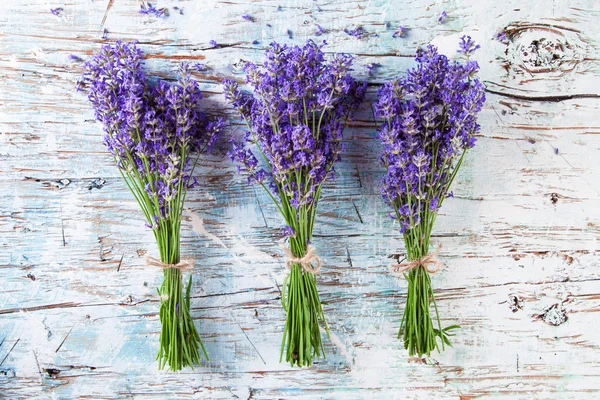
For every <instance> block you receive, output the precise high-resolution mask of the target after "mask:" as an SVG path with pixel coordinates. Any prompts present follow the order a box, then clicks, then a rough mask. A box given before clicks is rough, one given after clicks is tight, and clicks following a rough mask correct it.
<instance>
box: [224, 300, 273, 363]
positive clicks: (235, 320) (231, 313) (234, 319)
mask: <svg viewBox="0 0 600 400" xmlns="http://www.w3.org/2000/svg"><path fill="white" fill-rule="evenodd" d="M229 314H230V315H231V318H232V319H233V321H234V322H235V323H236V324H237V326H238V327H239V328H240V331H242V333H243V334H244V336H245V337H246V339H247V340H248V342H249V343H250V344H251V345H252V348H253V349H254V351H256V354H258V356H259V357H260V359H261V360H262V362H263V364H265V365H267V362H266V361H265V359H264V358H263V356H262V355H261V354H260V352H259V351H258V349H257V348H256V346H255V345H254V343H252V340H250V338H249V337H248V334H246V331H244V329H243V328H242V326H241V325H240V323H239V322H238V321H237V319H236V318H235V316H234V315H233V312H232V311H231V310H229Z"/></svg>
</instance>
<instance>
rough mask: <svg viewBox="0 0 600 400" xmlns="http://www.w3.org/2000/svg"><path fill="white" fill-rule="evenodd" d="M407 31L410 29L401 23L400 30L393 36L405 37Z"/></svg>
mask: <svg viewBox="0 0 600 400" xmlns="http://www.w3.org/2000/svg"><path fill="white" fill-rule="evenodd" d="M407 31H408V29H407V28H405V27H403V26H402V25H399V26H398V30H397V31H395V32H394V33H393V34H392V37H393V38H394V39H396V38H399V37H404V35H405V34H406V32H407Z"/></svg>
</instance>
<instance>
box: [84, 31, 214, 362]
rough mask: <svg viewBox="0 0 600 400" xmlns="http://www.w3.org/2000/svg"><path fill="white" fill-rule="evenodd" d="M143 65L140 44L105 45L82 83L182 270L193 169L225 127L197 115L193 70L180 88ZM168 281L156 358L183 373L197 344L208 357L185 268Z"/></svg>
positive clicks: (167, 252) (168, 272)
mask: <svg viewBox="0 0 600 400" xmlns="http://www.w3.org/2000/svg"><path fill="white" fill-rule="evenodd" d="M142 63H143V54H142V52H141V51H140V50H139V49H138V48H137V46H136V44H135V43H121V42H119V41H117V42H116V43H115V44H114V45H105V46H102V48H101V49H100V51H99V52H98V53H97V54H95V55H94V56H92V57H91V58H90V59H89V60H87V61H86V62H85V63H84V73H83V76H82V79H81V81H80V83H79V85H80V89H82V90H86V91H87V92H88V99H89V101H90V102H91V103H92V106H93V108H94V111H95V115H96V119H97V120H98V121H99V122H101V123H102V125H103V128H104V137H103V139H104V144H105V145H106V147H107V148H108V151H109V152H110V154H111V155H112V156H113V158H114V161H115V163H116V165H117V167H118V168H119V170H120V172H121V174H122V176H123V178H124V180H125V183H126V185H127V187H128V188H129V189H130V190H131V191H132V193H133V195H134V197H135V199H136V200H137V201H138V203H139V205H140V208H141V209H142V212H143V214H144V217H145V219H146V223H145V225H146V226H147V227H150V228H151V229H152V231H153V234H154V236H155V238H156V241H157V245H158V250H159V253H160V258H161V262H162V263H163V264H166V265H177V264H179V263H180V261H181V260H180V252H179V241H180V226H181V216H182V211H183V206H184V201H185V196H186V192H187V190H188V189H190V188H191V187H193V186H195V185H197V183H198V182H197V181H196V179H195V178H193V172H194V166H195V165H196V163H197V161H198V157H199V154H201V153H203V152H205V151H208V150H210V148H211V147H212V145H213V144H214V143H215V140H216V139H217V136H218V135H219V134H220V133H221V132H222V130H223V126H224V121H223V120H222V119H217V120H210V119H209V118H207V117H206V116H205V115H204V114H202V113H201V112H200V111H199V107H198V106H199V101H200V99H201V98H202V94H201V93H200V87H199V85H198V83H197V82H196V81H194V80H193V79H192V76H191V72H190V68H189V66H187V65H181V66H180V68H179V73H180V78H179V79H178V80H177V81H176V82H175V83H168V82H165V81H160V80H159V81H158V82H157V83H155V84H151V83H150V81H149V80H148V79H147V77H146V75H145V73H144V71H143V64H142ZM164 277H165V280H164V281H163V285H162V287H161V288H160V290H159V294H160V296H161V305H160V307H161V309H160V320H161V324H162V331H161V336H160V348H159V354H158V356H157V359H158V362H159V368H160V369H162V368H164V367H165V365H166V364H168V365H169V368H170V369H171V370H179V369H181V368H184V367H186V366H193V365H194V364H198V363H199V362H200V359H201V356H200V352H199V348H198V346H200V348H201V349H202V351H203V353H204V356H205V357H206V358H207V357H208V356H207V354H206V351H205V350H204V346H203V345H202V341H201V340H200V336H199V335H198V332H197V331H196V329H195V327H194V324H193V321H192V318H191V315H190V311H189V308H190V303H189V287H190V285H191V282H192V280H191V277H190V279H189V281H188V289H187V293H188V296H187V298H186V297H185V296H184V294H183V293H184V292H183V283H182V278H181V270H180V269H177V268H171V267H168V268H165V269H164ZM175 309H176V312H174V311H173V310H175Z"/></svg>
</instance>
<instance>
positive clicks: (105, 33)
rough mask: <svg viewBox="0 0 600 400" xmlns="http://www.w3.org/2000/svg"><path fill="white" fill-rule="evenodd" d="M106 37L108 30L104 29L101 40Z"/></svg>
mask: <svg viewBox="0 0 600 400" xmlns="http://www.w3.org/2000/svg"><path fill="white" fill-rule="evenodd" d="M107 37H108V29H106V28H104V29H103V30H102V39H106V38H107Z"/></svg>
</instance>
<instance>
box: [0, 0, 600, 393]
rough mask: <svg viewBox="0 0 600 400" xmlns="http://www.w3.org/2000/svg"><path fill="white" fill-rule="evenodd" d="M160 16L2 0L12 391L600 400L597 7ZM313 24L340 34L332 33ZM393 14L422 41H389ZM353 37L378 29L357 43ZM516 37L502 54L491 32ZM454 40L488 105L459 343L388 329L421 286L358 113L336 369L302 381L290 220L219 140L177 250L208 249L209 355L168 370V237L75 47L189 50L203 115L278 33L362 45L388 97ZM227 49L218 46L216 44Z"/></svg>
mask: <svg viewBox="0 0 600 400" xmlns="http://www.w3.org/2000/svg"><path fill="white" fill-rule="evenodd" d="M156 6H159V7H163V6H165V7H169V11H170V16H169V17H168V18H165V19H160V20H158V19H155V18H152V17H148V16H143V15H139V14H138V10H139V3H138V2H137V1H133V0H117V1H114V0H102V1H99V0H98V1H92V0H88V1H78V0H74V1H69V2H64V3H63V2H50V3H49V2H46V1H41V0H23V1H3V2H1V3H0V143H1V144H0V192H1V193H2V194H3V195H2V202H0V232H1V237H0V245H1V248H2V252H1V253H0V282H1V284H0V289H1V290H0V397H6V398H11V399H14V398H64V399H72V398H84V397H88V398H133V397H135V398H160V399H163V398H256V399H258V398H263V399H271V398H294V397H305V398H336V399H342V398H348V399H351V398H352V399H355V398H357V399H358V398H398V399H403V398H423V399H433V398H440V399H457V398H460V399H473V398H507V399H532V398H533V399H585V398H590V399H591V398H598V395H599V393H600V361H599V360H600V334H599V333H598V326H599V325H598V311H600V287H599V283H600V270H599V268H600V261H599V259H598V256H599V253H600V252H599V248H600V239H599V238H600V195H599V192H600V117H599V115H600V114H599V111H600V63H599V61H598V54H600V27H599V25H598V21H599V19H600V3H598V2H597V1H596V0H565V1H549V0H548V1H537V0H503V1H495V0H477V1H475V0H464V1H444V2H442V1H425V0H400V1H362V0H357V1H352V2H347V1H342V0H328V1H327V0H317V1H308V0H305V1H300V0H298V1H284V0H280V1H269V0H254V1H191V0H189V1H159V2H158V3H156ZM174 6H177V7H179V8H181V9H183V15H181V14H180V13H179V12H178V10H175V9H174V8H173V7H174ZM50 7H63V9H64V11H63V12H62V13H61V15H59V16H54V15H52V14H51V13H50ZM442 10H446V11H447V13H448V16H449V17H448V20H447V22H446V23H445V24H439V23H438V22H437V18H438V16H439V14H440V13H441V12H442ZM244 13H249V14H250V15H252V16H253V17H254V18H255V19H256V22H254V23H252V22H249V21H245V20H244V19H242V18H241V16H242V15H243V14H244ZM388 22H389V23H390V25H391V26H390V27H389V28H388V27H386V23H388ZM267 24H269V25H270V26H267ZM316 24H319V25H320V26H322V27H323V29H325V30H326V33H325V34H324V35H323V36H320V37H318V38H317V37H316V36H315V35H314V33H315V31H316V30H317V27H316ZM398 25H403V26H406V27H408V28H409V31H408V33H407V35H406V37H404V38H397V39H394V38H392V33H393V32H394V30H395V29H396V27H397V26H398ZM357 26H363V27H364V28H365V29H366V30H367V32H369V34H370V35H369V36H367V37H365V38H363V39H356V38H353V37H350V36H348V35H346V34H345V33H344V29H345V28H353V27H357ZM104 29H106V30H107V33H106V35H105V38H103V30H104ZM502 30H505V31H506V32H507V34H508V37H509V40H508V42H506V43H501V42H499V41H497V40H494V39H493V37H494V36H495V34H496V33H497V32H499V31H502ZM288 31H289V32H288ZM461 34H470V35H472V36H473V37H474V38H475V39H476V40H477V41H478V42H480V43H481V45H482V50H481V51H480V52H479V54H478V55H477V58H478V60H479V61H480V64H481V66H482V72H481V76H482V78H483V80H484V81H485V84H486V88H487V96H488V102H487V104H486V106H485V109H484V110H483V112H482V114H481V124H482V126H483V129H482V134H481V137H480V139H479V142H478V146H477V147H476V148H475V149H474V150H473V151H472V152H471V153H470V154H469V156H468V158H467V160H466V164H465V165H464V167H463V168H462V171H461V173H460V175H459V177H458V179H457V182H456V184H455V187H454V193H455V199H454V200H451V201H448V202H447V203H445V205H444V209H443V210H442V211H443V212H442V215H441V216H440V218H439V219H438V223H437V226H436V230H435V232H436V238H435V241H437V242H439V243H443V245H444V248H443V251H442V254H441V257H442V258H443V261H444V263H445V268H444V269H443V270H442V271H441V272H440V273H439V274H437V275H436V276H435V278H434V285H435V287H436V294H437V298H438V304H439V307H440V311H441V314H442V316H443V322H444V323H445V324H450V323H452V324H455V323H457V324H460V325H462V327H463V329H462V330H461V331H460V334H459V335H458V336H457V337H456V338H455V340H454V344H455V345H454V349H450V350H448V351H446V352H445V353H443V354H441V355H438V354H435V355H433V356H432V357H431V358H430V359H427V360H418V359H409V358H408V356H407V354H406V352H405V351H404V350H403V349H402V348H401V345H400V343H399V341H397V340H396V339H395V335H396V332H397V328H398V323H399V319H400V316H401V314H400V312H401V307H400V306H401V303H402V301H403V299H404V296H405V290H406V286H405V283H404V282H402V281H397V280H395V279H394V278H393V277H392V276H390V274H389V273H388V268H387V265H388V264H389V262H390V259H389V257H390V256H391V255H393V254H398V253H402V251H403V245H402V242H401V240H400V236H399V234H398V232H397V227H396V226H394V225H393V224H392V223H391V221H390V220H388V219H387V218H386V214H387V210H386V208H385V206H384V205H383V203H382V201H381V199H380V197H379V195H378V189H377V181H378V179H379V177H380V175H381V173H382V171H381V168H380V167H379V166H378V161H377V159H378V155H377V153H378V151H379V146H378V143H377V141H376V140H375V139H374V132H373V127H372V122H371V120H370V117H369V115H370V114H369V112H368V111H367V110H366V109H365V112H364V113H363V114H362V115H361V117H360V118H359V121H357V122H356V123H355V124H354V126H353V127H352V128H351V129H349V130H348V131H347V135H346V137H347V153H346V155H345V157H344V160H343V161H342V162H341V164H340V166H339V179H338V180H337V181H336V182H335V183H332V184H330V185H329V186H328V187H327V190H326V191H325V195H324V200H323V202H322V208H321V212H320V215H319V223H318V226H317V228H316V238H315V241H314V244H315V246H316V247H317V248H318V249H319V252H320V254H321V255H322V256H323V258H324V260H325V261H326V266H325V268H324V269H323V273H322V274H321V276H320V278H319V285H320V286H319V287H320V291H321V294H322V298H323V301H324V303H325V310H326V315H327V317H328V319H329V324H330V327H331V332H332V340H331V341H327V342H326V343H327V348H326V350H327V354H328V358H327V360H322V361H319V362H317V363H316V365H315V366H314V367H313V368H311V369H307V370H292V369H290V368H288V367H287V366H286V365H284V364H279V363H278V358H279V357H278V356H279V354H278V351H279V344H280V335H281V332H282V323H283V321H284V313H283V310H282V309H281V306H280V301H279V290H278V285H281V282H282V279H283V277H284V274H285V270H284V268H283V266H282V257H281V254H280V252H279V250H278V249H277V247H276V246H275V245H274V243H275V241H276V240H277V239H278V234H279V227H280V225H281V220H280V218H279V217H278V216H277V214H276V212H275V209H274V207H273V206H272V205H270V204H269V200H268V198H267V197H266V195H265V194H263V193H262V192H260V191H258V190H255V189H254V188H252V187H248V186H246V185H245V183H244V181H243V178H241V177H240V176H238V175H237V174H236V173H235V167H234V166H232V165H231V163H230V162H229V161H228V160H227V159H225V158H224V152H225V151H226V148H225V147H226V146H225V144H223V145H222V147H221V148H219V149H218V150H217V151H216V152H215V153H214V154H213V155H212V156H210V157H208V158H207V159H206V160H205V161H204V162H203V164H202V169H201V171H199V175H200V176H202V186H201V188H200V189H199V190H196V191H194V192H193V193H192V194H191V196H190V201H189V203H188V206H189V207H190V209H191V210H192V212H193V213H194V214H196V216H194V218H201V220H200V222H201V224H200V226H199V227H198V226H196V227H195V229H192V224H191V223H190V216H189V215H188V216H187V217H186V218H187V222H186V223H185V224H184V229H183V252H184V253H185V254H186V255H189V256H192V257H195V258H196V259H197V260H199V263H198V265H197V268H196V271H195V282H194V287H193V293H194V297H193V303H192V306H193V315H194V318H195V321H196V324H197V326H198V329H199V331H200V333H201V335H202V337H203V338H204V341H205V343H206V345H207V348H208V351H209V353H210V355H211V362H210V363H209V364H207V365H206V366H205V367H202V368H197V369H196V370H194V371H191V370H187V371H184V372H182V373H178V374H173V373H167V372H157V371H156V364H155V362H154V355H155V352H156V350H157V342H158V330H159V321H158V315H157V310H158V302H157V297H156V290H155V288H156V286H157V285H158V284H159V282H160V279H161V274H160V273H159V271H156V270H153V269H148V268H147V267H144V265H143V264H144V261H143V260H144V255H145V254H146V252H153V251H154V250H155V245H154V243H153V241H152V236H151V233H150V232H148V231H147V230H146V229H145V228H144V227H143V224H142V222H141V215H140V213H139V210H138V208H137V205H136V204H135V202H134V200H133V198H132V197H131V196H130V194H129V193H128V192H127V190H126V188H125V186H124V185H123V183H122V182H121V180H120V178H119V177H118V173H117V171H116V170H115V168H114V167H113V165H112V164H111V160H110V158H109V157H108V156H107V153H106V152H105V150H104V148H103V146H102V144H101V140H100V132H101V127H100V126H99V125H98V124H97V123H95V122H93V113H92V111H91V109H90V107H89V105H88V103H87V102H86V99H85V98H84V96H83V95H82V94H80V93H77V92H75V91H74V89H73V87H74V84H75V81H76V79H77V77H78V73H79V70H80V63H79V62H77V61H71V60H70V59H69V54H74V55H76V56H78V57H81V58H86V57H88V56H89V55H90V54H92V52H94V51H95V50H97V49H98V48H99V46H100V45H101V44H102V43H105V42H111V41H114V40H117V39H121V40H134V39H136V40H139V41H140V43H141V47H142V48H143V49H144V50H145V51H146V52H147V53H148V60H147V67H148V69H149V70H150V71H152V73H154V74H156V75H160V76H163V77H169V76H171V71H172V69H173V66H174V65H175V64H176V63H177V62H180V61H194V62H203V63H206V64H207V65H208V66H209V67H210V70H208V71H207V72H205V73H203V74H198V76H197V78H198V79H199V80H201V81H202V82H203V88H204V89H205V91H206V94H207V96H206V97H207V102H206V103H207V107H209V108H210V109H211V110H213V111H214V112H224V111H223V109H224V104H223V102H222V98H221V94H220V93H221V90H220V88H219V82H220V81H221V80H222V79H224V78H226V77H232V76H233V77H235V78H237V79H240V80H241V79H242V77H241V75H240V71H239V62H240V60H258V59H259V58H260V57H261V55H262V52H263V50H264V47H265V45H267V44H268V43H269V42H270V41H272V40H278V41H287V42H293V43H302V42H304V41H305V40H306V39H307V38H313V39H326V40H327V41H328V42H329V44H330V45H329V46H328V50H329V51H344V52H348V53H352V54H355V55H356V57H357V60H358V61H357V63H358V65H357V68H356V70H357V73H358V74H359V75H361V76H362V77H365V78H366V76H367V69H366V68H365V65H367V64H369V63H376V64H378V65H379V66H378V67H377V68H375V70H374V71H373V75H372V77H371V78H370V79H371V82H372V83H373V85H372V88H371V94H372V93H374V91H375V90H376V86H377V84H378V83H381V82H382V81H384V80H385V79H388V78H390V77H392V76H394V75H397V74H399V73H401V72H402V71H404V70H405V69H406V68H407V67H409V66H410V65H412V63H413V61H412V56H413V54H414V50H415V48H416V46H417V45H422V44H426V43H429V42H433V43H435V44H437V45H439V46H440V47H441V48H442V49H443V50H444V51H446V52H448V53H452V52H453V51H454V50H453V49H454V48H455V43H456V42H457V40H458V38H459V36H460V35H461ZM289 36H292V37H293V38H289ZM211 39H214V40H216V41H217V42H219V43H220V44H221V46H220V47H219V48H216V49H211V48H210V45H209V41H210V40H211ZM255 40H257V41H258V44H255V43H253V41H255ZM234 129H235V127H232V129H231V130H232V131H233V130H234Z"/></svg>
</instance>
